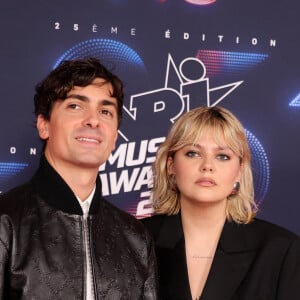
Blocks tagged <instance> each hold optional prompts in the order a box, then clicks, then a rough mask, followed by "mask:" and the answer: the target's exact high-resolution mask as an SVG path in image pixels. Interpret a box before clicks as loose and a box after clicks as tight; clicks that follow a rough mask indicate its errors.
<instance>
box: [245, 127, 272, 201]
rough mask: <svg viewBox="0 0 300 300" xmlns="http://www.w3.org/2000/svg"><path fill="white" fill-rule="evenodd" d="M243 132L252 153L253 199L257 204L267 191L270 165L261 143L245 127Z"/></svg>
mask: <svg viewBox="0 0 300 300" xmlns="http://www.w3.org/2000/svg"><path fill="white" fill-rule="evenodd" d="M245 132H246V135H247V139H248V143H249V145H250V151H251V154H252V172H253V180H254V189H255V201H256V203H257V204H258V205H259V204H260V203H261V202H262V201H263V199H264V197H265V195H266V193H267V191H268V187H269V182H270V167H269V162H268V158H267V155H266V153H265V151H264V148H263V146H262V145H261V143H260V142H259V141H258V139H257V138H256V137H255V136H254V135H253V134H252V133H251V132H250V131H248V130H247V129H245Z"/></svg>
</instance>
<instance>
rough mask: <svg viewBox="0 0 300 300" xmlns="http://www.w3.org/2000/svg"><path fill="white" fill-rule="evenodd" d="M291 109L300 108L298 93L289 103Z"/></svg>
mask: <svg viewBox="0 0 300 300" xmlns="http://www.w3.org/2000/svg"><path fill="white" fill-rule="evenodd" d="M289 106H291V107H300V93H299V94H298V95H297V96H296V97H295V98H294V99H293V100H292V101H291V102H290V104H289Z"/></svg>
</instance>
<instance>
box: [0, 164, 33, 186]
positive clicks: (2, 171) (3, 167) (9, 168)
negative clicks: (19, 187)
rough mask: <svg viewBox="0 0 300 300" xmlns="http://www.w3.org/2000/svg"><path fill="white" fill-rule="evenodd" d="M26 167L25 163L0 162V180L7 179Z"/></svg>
mask: <svg viewBox="0 0 300 300" xmlns="http://www.w3.org/2000/svg"><path fill="white" fill-rule="evenodd" d="M26 167H28V164H26V163H15V162H12V163H9V162H1V163H0V180H1V181H2V180H4V179H8V178H10V177H12V176H14V175H16V174H17V173H19V172H21V171H22V170H24V169H25V168H26Z"/></svg>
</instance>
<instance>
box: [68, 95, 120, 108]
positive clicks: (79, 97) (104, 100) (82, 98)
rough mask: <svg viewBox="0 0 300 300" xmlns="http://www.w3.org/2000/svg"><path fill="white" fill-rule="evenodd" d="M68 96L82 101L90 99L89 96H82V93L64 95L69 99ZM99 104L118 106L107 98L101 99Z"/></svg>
mask: <svg viewBox="0 0 300 300" xmlns="http://www.w3.org/2000/svg"><path fill="white" fill-rule="evenodd" d="M70 98H73V99H77V100H80V101H84V102H88V101H89V100H90V99H89V97H87V96H84V95H79V94H71V95H68V96H67V97H66V99H70ZM100 104H101V105H105V106H108V105H112V106H114V107H115V108H118V105H117V104H116V103H115V102H113V101H111V100H108V99H103V100H101V101H100Z"/></svg>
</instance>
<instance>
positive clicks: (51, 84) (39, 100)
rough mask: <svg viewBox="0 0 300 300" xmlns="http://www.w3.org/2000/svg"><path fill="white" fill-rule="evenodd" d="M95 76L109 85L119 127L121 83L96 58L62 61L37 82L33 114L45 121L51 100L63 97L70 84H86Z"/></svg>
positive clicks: (82, 85)
mask: <svg viewBox="0 0 300 300" xmlns="http://www.w3.org/2000/svg"><path fill="white" fill-rule="evenodd" d="M96 78H101V79H103V80H104V81H105V82H106V83H110V84H111V85H112V94H111V96H112V97H115V98H116V99H117V104H118V127H120V124H121V121H122V115H123V99H124V94H123V83H122V81H121V80H120V79H119V77H118V76H116V75H114V74H113V73H112V72H110V71H109V70H108V69H107V68H106V67H105V66H103V65H102V64H101V63H100V61H99V60H98V59H96V58H86V59H76V60H65V61H63V62H62V63H61V64H60V65H59V66H58V67H57V68H56V69H54V70H53V71H51V72H50V73H49V75H48V76H47V77H46V78H45V79H44V80H43V81H41V82H40V83H38V84H37V85H36V88H35V95H34V113H35V115H36V116H38V115H42V116H43V117H44V118H45V119H46V120H50V114H51V110H52V107H53V104H54V102H55V101H57V100H65V99H66V97H67V94H68V93H69V91H70V90H71V89H72V88H73V87H75V86H79V87H85V86H88V85H89V84H91V83H92V82H93V81H94V80H95V79H96Z"/></svg>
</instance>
